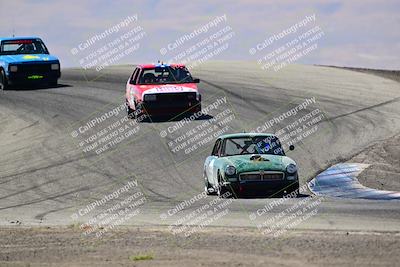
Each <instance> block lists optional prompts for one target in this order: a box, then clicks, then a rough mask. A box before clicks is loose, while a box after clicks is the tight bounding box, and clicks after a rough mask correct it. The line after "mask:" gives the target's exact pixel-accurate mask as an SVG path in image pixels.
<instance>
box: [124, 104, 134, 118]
mask: <svg viewBox="0 0 400 267" xmlns="http://www.w3.org/2000/svg"><path fill="white" fill-rule="evenodd" d="M125 108H126V113H127V114H128V118H129V119H134V118H135V111H134V110H133V109H131V107H130V106H129V103H128V100H125Z"/></svg>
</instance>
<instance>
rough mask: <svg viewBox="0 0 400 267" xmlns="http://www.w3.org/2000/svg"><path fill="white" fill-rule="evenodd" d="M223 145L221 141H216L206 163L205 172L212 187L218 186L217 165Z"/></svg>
mask: <svg viewBox="0 0 400 267" xmlns="http://www.w3.org/2000/svg"><path fill="white" fill-rule="evenodd" d="M221 144H222V140H221V139H217V141H215V145H214V148H213V150H212V152H211V155H210V156H208V157H207V158H206V161H205V163H204V170H205V173H206V175H207V179H208V182H209V183H210V184H212V185H216V184H217V182H216V181H217V180H216V176H217V173H216V168H215V163H216V160H218V157H219V152H220V149H221Z"/></svg>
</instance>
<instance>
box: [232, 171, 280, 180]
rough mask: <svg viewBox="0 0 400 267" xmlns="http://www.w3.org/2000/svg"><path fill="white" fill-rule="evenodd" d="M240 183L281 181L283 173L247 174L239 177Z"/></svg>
mask: <svg viewBox="0 0 400 267" xmlns="http://www.w3.org/2000/svg"><path fill="white" fill-rule="evenodd" d="M239 178H240V180H241V181H273V180H282V179H283V178H284V174H283V172H269V171H265V172H262V171H261V172H248V173H241V174H240V175H239Z"/></svg>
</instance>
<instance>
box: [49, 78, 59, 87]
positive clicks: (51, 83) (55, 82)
mask: <svg viewBox="0 0 400 267" xmlns="http://www.w3.org/2000/svg"><path fill="white" fill-rule="evenodd" d="M49 85H50V86H51V87H57V86H58V79H53V80H50V81H49Z"/></svg>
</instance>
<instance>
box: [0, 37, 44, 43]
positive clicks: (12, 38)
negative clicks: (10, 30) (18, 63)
mask: <svg viewBox="0 0 400 267" xmlns="http://www.w3.org/2000/svg"><path fill="white" fill-rule="evenodd" d="M21 39H28V40H30V39H32V40H33V39H40V38H39V37H36V36H29V37H28V36H17V37H0V42H1V41H12V40H21Z"/></svg>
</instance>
